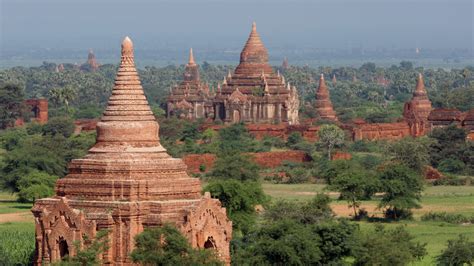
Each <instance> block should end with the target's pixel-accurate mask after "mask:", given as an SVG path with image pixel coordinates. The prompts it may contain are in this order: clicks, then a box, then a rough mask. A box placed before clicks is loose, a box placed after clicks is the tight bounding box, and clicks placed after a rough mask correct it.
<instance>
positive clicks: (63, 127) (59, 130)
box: [43, 117, 75, 138]
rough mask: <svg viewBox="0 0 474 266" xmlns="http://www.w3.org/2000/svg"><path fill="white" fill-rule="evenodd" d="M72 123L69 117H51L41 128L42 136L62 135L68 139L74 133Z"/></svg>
mask: <svg viewBox="0 0 474 266" xmlns="http://www.w3.org/2000/svg"><path fill="white" fill-rule="evenodd" d="M74 128H75V125H74V121H73V120H72V119H71V118H69V117H53V118H51V119H49V121H48V123H47V124H46V125H44V126H43V134H44V135H52V136H54V135H56V134H59V135H63V136H64V137H65V138H69V137H70V136H71V135H72V133H74Z"/></svg>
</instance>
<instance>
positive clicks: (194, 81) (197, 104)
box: [167, 48, 214, 119]
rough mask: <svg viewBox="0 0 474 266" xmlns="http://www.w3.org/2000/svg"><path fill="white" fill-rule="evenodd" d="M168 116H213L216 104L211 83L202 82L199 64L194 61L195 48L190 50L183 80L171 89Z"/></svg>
mask: <svg viewBox="0 0 474 266" xmlns="http://www.w3.org/2000/svg"><path fill="white" fill-rule="evenodd" d="M167 114H168V117H169V116H172V115H175V116H178V117H180V118H187V119H197V118H213V117H214V106H213V104H212V95H211V93H210V91H209V85H207V84H204V83H203V82H201V77H200V75H199V66H198V65H197V64H196V62H195V61H194V55H193V49H192V48H191V49H190V51H189V61H188V64H186V67H185V70H184V75H183V81H182V82H181V83H180V84H179V85H176V86H174V87H172V88H171V89H170V94H169V96H168V104H167Z"/></svg>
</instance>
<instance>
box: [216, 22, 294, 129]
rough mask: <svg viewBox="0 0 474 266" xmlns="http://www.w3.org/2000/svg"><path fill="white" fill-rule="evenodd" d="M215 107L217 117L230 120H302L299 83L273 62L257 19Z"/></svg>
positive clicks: (218, 91) (220, 90)
mask: <svg viewBox="0 0 474 266" xmlns="http://www.w3.org/2000/svg"><path fill="white" fill-rule="evenodd" d="M214 108H215V111H214V113H215V119H216V120H223V121H225V122H229V123H238V122H250V123H288V124H297V123H298V108H299V99H298V93H297V91H296V87H295V86H291V85H290V84H289V83H286V81H285V78H284V77H283V76H282V75H281V74H280V73H279V72H278V73H275V72H274V71H273V68H272V67H271V66H270V65H269V63H268V52H267V49H266V48H265V46H264V45H263V42H262V40H261V39H260V35H259V34H258V32H257V25H256V24H255V22H254V23H253V24H252V30H251V32H250V36H249V38H248V40H247V42H246V44H245V46H244V48H243V50H242V52H241V53H240V63H239V65H238V66H237V68H236V69H235V71H234V73H230V72H229V74H228V75H227V76H226V77H225V78H224V81H223V83H222V86H221V87H220V88H218V90H217V94H216V96H215V98H214Z"/></svg>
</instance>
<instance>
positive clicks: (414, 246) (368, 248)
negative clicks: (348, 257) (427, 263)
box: [353, 224, 426, 266]
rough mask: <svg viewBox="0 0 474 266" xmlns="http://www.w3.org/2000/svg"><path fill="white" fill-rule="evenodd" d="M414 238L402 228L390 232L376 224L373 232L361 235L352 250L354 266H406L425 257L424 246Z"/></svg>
mask: <svg viewBox="0 0 474 266" xmlns="http://www.w3.org/2000/svg"><path fill="white" fill-rule="evenodd" d="M413 239H414V237H413V236H412V235H410V234H409V233H408V231H406V229H405V228H404V227H402V226H400V227H397V228H395V229H392V230H387V229H385V228H384V227H383V226H382V225H380V224H376V225H375V230H373V231H370V232H365V233H361V234H360V235H359V237H358V238H357V241H358V245H357V246H356V247H355V248H354V250H353V256H354V258H355V262H354V265H400V266H401V265H408V264H410V263H411V262H414V261H416V260H420V259H422V258H423V256H425V255H426V248H425V246H426V244H421V243H419V242H415V241H413Z"/></svg>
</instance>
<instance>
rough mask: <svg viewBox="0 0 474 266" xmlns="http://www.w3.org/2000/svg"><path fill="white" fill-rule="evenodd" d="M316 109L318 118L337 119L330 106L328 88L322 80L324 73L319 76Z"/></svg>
mask: <svg viewBox="0 0 474 266" xmlns="http://www.w3.org/2000/svg"><path fill="white" fill-rule="evenodd" d="M316 111H317V112H318V114H319V117H320V119H322V120H329V121H337V120H338V119H337V116H336V112H335V111H334V109H333V107H332V102H331V99H330V97H329V90H328V87H327V86H326V81H325V80H324V75H323V74H321V76H320V78H319V87H318V90H317V92H316Z"/></svg>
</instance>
